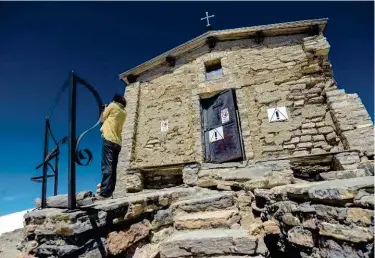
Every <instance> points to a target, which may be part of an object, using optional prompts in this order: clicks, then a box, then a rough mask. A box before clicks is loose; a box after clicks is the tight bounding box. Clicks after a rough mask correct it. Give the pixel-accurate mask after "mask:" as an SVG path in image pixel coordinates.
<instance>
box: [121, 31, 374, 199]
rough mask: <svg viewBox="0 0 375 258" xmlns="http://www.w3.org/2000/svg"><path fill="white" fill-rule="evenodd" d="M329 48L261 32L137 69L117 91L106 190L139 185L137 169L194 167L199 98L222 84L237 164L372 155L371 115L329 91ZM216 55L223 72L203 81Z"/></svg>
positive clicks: (319, 40) (319, 41) (313, 40)
mask: <svg viewBox="0 0 375 258" xmlns="http://www.w3.org/2000/svg"><path fill="white" fill-rule="evenodd" d="M329 48H330V45H329V44H328V42H327V40H326V38H325V37H324V36H323V35H318V36H307V35H305V34H300V35H293V36H277V37H268V38H265V39H264V42H263V43H261V44H256V43H255V42H254V40H253V39H246V40H235V41H227V42H218V43H217V44H216V46H215V48H214V49H209V47H208V46H207V45H205V46H203V47H200V48H198V49H195V50H192V51H190V52H188V53H186V54H185V55H184V56H182V57H179V58H177V60H176V64H175V66H174V67H170V66H168V65H167V64H165V65H163V66H160V67H158V68H156V69H154V70H152V71H150V72H147V73H145V74H143V75H141V76H140V77H139V78H138V81H137V82H136V83H133V84H131V85H129V86H128V87H127V89H126V97H127V99H128V102H129V105H128V111H129V114H128V119H127V121H126V123H125V126H124V136H123V138H124V141H123V149H122V152H121V154H120V162H119V173H118V181H119V183H118V184H117V190H116V196H121V195H123V193H125V192H126V191H128V190H130V191H132V192H133V191H140V190H142V189H143V181H144V177H143V175H144V173H143V175H142V173H140V171H139V169H140V168H142V169H143V168H144V167H151V168H154V169H155V171H154V172H157V170H159V169H160V168H161V167H164V166H167V165H172V164H188V163H197V164H202V163H203V162H204V160H203V147H202V141H203V140H202V130H201V122H202V121H201V114H200V99H201V98H205V97H208V96H211V95H212V94H215V93H216V92H218V91H221V90H225V89H235V92H236V97H237V105H238V108H239V116H240V125H241V131H242V139H243V143H244V149H245V158H246V161H245V162H247V160H252V161H254V162H257V161H259V160H263V159H269V158H287V157H291V156H305V155H311V154H312V155H314V154H320V153H330V152H337V151H342V150H352V149H358V150H360V151H361V155H360V156H361V158H362V159H365V158H366V159H373V146H374V145H373V144H374V140H373V124H372V121H371V119H370V118H369V115H368V113H367V111H366V110H365V108H364V106H363V105H362V104H361V102H360V99H359V98H358V96H356V95H350V94H345V92H344V91H343V90H339V89H338V87H337V85H336V81H335V80H334V78H333V75H332V69H331V64H330V63H329V60H328V52H329ZM217 59H220V60H221V65H222V69H223V76H222V77H221V78H218V79H214V80H211V81H206V78H205V63H206V62H208V61H212V60H217ZM280 106H285V107H286V110H287V114H288V118H289V119H288V120H287V121H282V122H273V123H270V122H269V121H268V116H267V109H268V108H273V107H280ZM345 110H348V111H350V112H347V111H345ZM161 121H168V123H169V125H168V126H169V129H168V131H167V132H161ZM360 137H362V140H360V141H358V140H357V139H359V138H360ZM127 171H128V172H127ZM158 177H159V175H157V174H155V178H158Z"/></svg>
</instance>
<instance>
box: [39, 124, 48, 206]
mask: <svg viewBox="0 0 375 258" xmlns="http://www.w3.org/2000/svg"><path fill="white" fill-rule="evenodd" d="M48 135H49V119H48V118H46V124H45V132H44V150H43V160H45V159H46V157H47V155H48ZM47 172H48V164H47V163H44V164H43V178H42V203H41V206H42V208H46V207H47Z"/></svg>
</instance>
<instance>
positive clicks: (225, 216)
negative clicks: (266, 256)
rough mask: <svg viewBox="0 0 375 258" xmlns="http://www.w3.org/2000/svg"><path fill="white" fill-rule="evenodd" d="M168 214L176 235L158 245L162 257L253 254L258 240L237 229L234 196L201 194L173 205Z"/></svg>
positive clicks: (238, 218) (240, 255)
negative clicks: (170, 214) (170, 212)
mask: <svg viewBox="0 0 375 258" xmlns="http://www.w3.org/2000/svg"><path fill="white" fill-rule="evenodd" d="M171 210H172V214H173V225H174V228H175V233H174V234H173V235H172V236H171V237H170V238H169V239H168V240H166V241H165V242H163V243H162V244H161V246H160V256H161V257H163V258H175V257H176V258H177V257H222V258H224V257H228V258H229V257H250V256H247V255H254V254H255V251H256V248H257V240H256V239H255V238H251V237H250V236H249V235H248V231H247V230H245V229H240V227H239V224H238V222H239V220H240V217H239V210H238V208H237V207H236V202H235V198H234V195H233V193H229V192H216V193H213V194H209V193H208V192H207V193H203V195H202V196H196V197H193V198H191V199H187V200H181V201H178V202H176V203H173V204H172V205H171ZM231 255H235V256H231Z"/></svg>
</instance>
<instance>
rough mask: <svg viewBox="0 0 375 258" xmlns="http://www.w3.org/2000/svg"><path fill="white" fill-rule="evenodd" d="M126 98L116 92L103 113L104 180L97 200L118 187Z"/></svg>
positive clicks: (107, 195)
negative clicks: (118, 168)
mask: <svg viewBox="0 0 375 258" xmlns="http://www.w3.org/2000/svg"><path fill="white" fill-rule="evenodd" d="M125 107H126V100H125V98H124V97H123V96H120V95H118V94H115V95H114V97H113V102H112V103H110V104H109V105H108V106H106V107H105V109H104V111H103V114H102V118H101V121H102V123H103V124H102V127H101V128H100V132H101V133H102V138H103V149H102V164H101V169H102V176H103V178H102V182H101V184H100V193H99V195H98V196H97V197H96V199H97V200H100V199H104V198H109V197H111V196H112V194H113V192H114V190H115V187H116V176H117V163H118V156H119V154H120V150H121V143H122V138H121V132H122V127H123V125H124V123H125V120H126V111H125Z"/></svg>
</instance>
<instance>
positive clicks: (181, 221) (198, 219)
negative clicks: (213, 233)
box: [173, 210, 240, 230]
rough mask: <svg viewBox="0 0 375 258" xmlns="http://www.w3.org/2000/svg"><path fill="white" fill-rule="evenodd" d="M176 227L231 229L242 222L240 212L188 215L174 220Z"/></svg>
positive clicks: (176, 217)
mask: <svg viewBox="0 0 375 258" xmlns="http://www.w3.org/2000/svg"><path fill="white" fill-rule="evenodd" d="M173 220H174V227H175V228H176V229H178V230H181V229H208V228H230V227H231V226H232V225H233V224H235V223H237V222H238V221H239V220H240V217H239V216H238V210H220V211H205V212H195V213H187V214H182V215H177V216H175V217H174V218H173Z"/></svg>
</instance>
